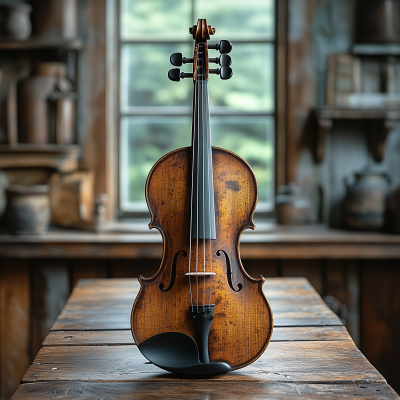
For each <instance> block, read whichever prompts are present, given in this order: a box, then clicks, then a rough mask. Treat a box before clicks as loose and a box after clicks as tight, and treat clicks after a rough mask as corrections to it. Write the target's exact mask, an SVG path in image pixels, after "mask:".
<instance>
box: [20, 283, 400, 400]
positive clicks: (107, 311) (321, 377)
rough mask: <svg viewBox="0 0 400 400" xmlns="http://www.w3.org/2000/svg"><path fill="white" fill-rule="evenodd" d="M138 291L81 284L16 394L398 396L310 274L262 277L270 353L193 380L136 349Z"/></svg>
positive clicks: (128, 287)
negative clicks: (133, 321)
mask: <svg viewBox="0 0 400 400" xmlns="http://www.w3.org/2000/svg"><path fill="white" fill-rule="evenodd" d="M138 290H139V283H138V282H137V281H136V280H133V279H96V280H81V281H79V283H78V284H77V286H76V287H75V289H74V291H73V293H72V295H71V297H70V298H69V300H68V302H67V304H66V306H65V308H64V310H63V311H62V313H61V314H60V316H59V317H58V319H57V321H56V322H55V323H54V325H53V327H52V329H51V331H50V333H49V334H48V336H47V337H46V339H45V341H44V342H43V347H42V349H41V350H40V352H39V353H38V355H37V357H36V358H35V360H34V362H33V364H32V365H31V366H30V367H29V369H28V370H27V372H26V373H25V376H24V377H23V379H22V383H21V385H20V386H19V387H18V389H17V391H16V393H15V394H14V396H13V397H12V399H13V400H17V399H18V400H20V399H35V398H41V399H69V398H71V399H72V398H76V399H100V398H101V399H103V400H105V399H115V398H121V399H153V398H154V399H159V398H174V399H189V398H190V399H211V398H212V399H240V400H243V399H265V398H280V399H281V398H293V397H303V398H315V399H325V398H343V397H345V398H363V399H364V398H365V399H370V398H377V399H398V398H399V396H398V395H397V394H396V393H395V392H394V391H393V389H392V388H391V387H390V386H389V385H387V384H386V381H385V379H384V378H383V376H382V375H380V374H379V372H378V371H377V370H376V369H375V368H374V367H373V366H372V365H371V364H370V363H369V362H368V360H367V359H366V358H365V357H364V356H363V354H362V353H361V352H360V351H359V350H358V349H357V347H356V346H355V344H354V343H353V341H352V339H351V338H350V336H349V334H348V333H347V331H346V329H345V328H344V327H343V326H342V324H341V322H340V320H339V319H338V318H337V316H336V315H335V314H334V313H332V312H331V311H330V310H329V309H328V308H327V307H326V305H325V304H324V303H323V301H322V300H321V298H320V297H319V295H318V294H317V293H316V291H315V290H314V289H313V288H312V286H311V285H310V284H309V282H308V281H307V280H306V279H303V278H271V279H266V281H265V284H264V292H265V293H266V296H267V298H268V300H269V301H270V304H271V307H272V310H273V313H274V333H273V336H272V340H271V343H270V344H269V346H268V348H267V350H266V351H265V353H264V354H263V355H262V356H261V357H260V358H259V359H258V360H257V361H256V362H254V363H253V364H251V365H249V366H247V367H245V368H243V369H240V370H238V371H235V372H231V373H229V374H225V375H219V376H216V377H214V378H211V379H197V380H196V379H183V378H182V377H180V376H177V375H174V374H171V373H166V372H165V371H163V370H160V369H159V368H157V367H156V366H154V365H153V364H151V363H149V362H148V361H147V360H146V359H145V358H144V357H143V356H142V355H141V354H140V352H139V350H138V349H137V348H136V346H135V344H134V342H133V339H132V336H131V332H130V311H131V308H132V304H133V301H134V298H135V296H136V294H137V292H138Z"/></svg>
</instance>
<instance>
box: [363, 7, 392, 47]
mask: <svg viewBox="0 0 400 400" xmlns="http://www.w3.org/2000/svg"><path fill="white" fill-rule="evenodd" d="M356 41H357V43H400V0H359V1H358V5H357V11H356Z"/></svg>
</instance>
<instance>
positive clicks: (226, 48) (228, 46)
mask: <svg viewBox="0 0 400 400" xmlns="http://www.w3.org/2000/svg"><path fill="white" fill-rule="evenodd" d="M208 48H209V49H215V50H219V52H220V53H221V54H228V53H230V52H231V50H232V43H231V42H230V41H229V40H221V41H220V42H219V43H216V44H209V45H208Z"/></svg>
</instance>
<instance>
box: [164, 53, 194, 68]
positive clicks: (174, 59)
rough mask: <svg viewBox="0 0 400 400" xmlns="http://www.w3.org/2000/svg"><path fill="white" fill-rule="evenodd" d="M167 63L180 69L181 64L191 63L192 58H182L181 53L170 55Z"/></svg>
mask: <svg viewBox="0 0 400 400" xmlns="http://www.w3.org/2000/svg"><path fill="white" fill-rule="evenodd" d="M169 61H170V62H171V64H172V65H174V66H175V67H180V66H181V65H182V64H188V63H192V62H193V58H186V57H182V53H174V54H171V57H170V58H169Z"/></svg>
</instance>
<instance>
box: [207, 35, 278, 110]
mask: <svg viewBox="0 0 400 400" xmlns="http://www.w3.org/2000/svg"><path fill="white" fill-rule="evenodd" d="M214 53H216V51H215V50H209V54H210V57H215V56H216V55H214ZM231 57H232V70H233V76H232V78H231V79H229V80H227V81H222V80H221V79H220V78H219V77H218V76H217V75H210V77H209V93H210V105H211V106H226V107H230V108H234V109H236V110H243V111H272V110H273V109H274V48H273V46H272V45H268V44H246V45H244V44H236V45H235V43H233V49H232V52H231ZM211 68H215V67H213V66H211Z"/></svg>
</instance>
